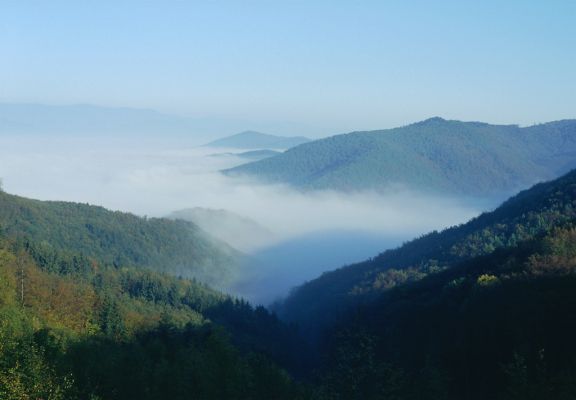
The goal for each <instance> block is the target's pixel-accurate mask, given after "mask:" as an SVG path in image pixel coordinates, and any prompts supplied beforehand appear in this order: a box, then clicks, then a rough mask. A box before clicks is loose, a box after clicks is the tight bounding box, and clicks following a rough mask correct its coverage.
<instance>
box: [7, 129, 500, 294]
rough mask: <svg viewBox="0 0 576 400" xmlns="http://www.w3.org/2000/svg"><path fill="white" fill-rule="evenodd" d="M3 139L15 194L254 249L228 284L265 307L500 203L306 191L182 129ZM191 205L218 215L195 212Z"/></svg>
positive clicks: (404, 193) (394, 191)
mask: <svg viewBox="0 0 576 400" xmlns="http://www.w3.org/2000/svg"><path fill="white" fill-rule="evenodd" d="M1 142H2V143H1V147H0V159H1V161H0V169H1V170H2V174H3V176H2V179H3V187H4V190H6V191H7V192H9V193H14V194H18V195H21V196H26V197H30V198H35V199H41V200H64V201H71V202H79V203H89V204H94V205H100V206H103V207H106V208H108V209H110V210H119V211H124V212H130V213H134V214H136V215H139V216H148V217H169V218H181V219H184V220H190V221H192V222H195V223H196V224H197V225H198V226H200V228H203V229H204V230H205V231H207V233H208V234H210V235H211V236H213V237H215V238H217V239H220V240H222V241H223V242H225V243H227V244H229V245H230V246H232V247H234V248H236V249H237V250H239V251H241V252H242V253H244V254H245V255H246V257H245V259H244V260H243V261H242V262H241V266H239V267H238V270H237V271H235V272H234V274H235V277H234V282H227V283H226V284H225V285H222V286H220V289H223V290H225V291H228V292H230V293H231V294H233V295H241V296H242V297H244V298H246V299H248V300H250V301H254V302H256V303H263V304H268V303H270V302H272V301H275V300H278V299H280V298H281V297H283V296H285V295H286V294H287V293H288V291H289V290H290V289H291V288H292V287H294V286H297V285H299V284H301V283H303V282H305V281H307V280H310V279H313V278H315V277H317V276H319V275H320V274H321V273H322V272H324V271H329V270H332V269H335V268H338V267H341V266H343V265H346V264H351V263H354V262H358V261H362V260H364V259H366V258H370V257H372V256H375V255H377V254H378V253H380V252H382V251H384V250H386V249H388V248H391V247H395V246H397V245H399V244H401V243H402V242H403V241H406V240H408V239H410V238H412V237H415V236H418V235H420V234H423V233H425V232H428V231H430V230H435V229H442V228H444V227H447V226H450V225H453V224H458V223H462V222H465V221H466V220H468V219H469V218H471V217H472V216H474V215H477V214H478V213H479V212H481V211H484V210H485V209H488V208H490V207H493V206H494V204H496V200H495V199H480V200H479V199H466V198H455V197H441V196H422V195H421V194H418V193H417V192H414V191H409V190H404V189H398V188H391V189H390V191H389V192H388V193H385V192H375V191H361V192H350V193H343V192H337V191H311V192H310V191H308V192H305V191H300V190H297V189H292V188H290V187H288V186H285V185H266V184H259V183H257V182H254V181H251V180H245V179H237V178H230V177H226V176H225V175H223V174H221V173H220V172H219V171H220V170H223V169H226V168H230V167H233V166H237V165H241V164H244V163H246V162H247V160H245V159H243V158H242V157H238V156H235V155H234V154H242V153H243V152H245V149H234V148H213V147H205V146H199V143H198V142H194V141H193V140H185V139H182V138H181V137H178V136H177V137H172V138H171V137H169V136H168V137H163V138H162V139H157V138H155V137H149V136H144V137H141V138H138V139H136V138H134V137H132V136H130V135H127V136H126V137H122V136H108V135H103V136H102V137H90V138H86V137H84V138H83V137H74V136H70V135H62V136H54V135H50V136H48V137H43V136H38V135H31V136H30V135H28V136H24V137H22V136H16V135H14V136H10V135H4V136H3V137H2V138H1ZM215 155H220V156H218V157H215ZM190 209H196V210H205V211H206V212H211V217H210V216H206V215H204V216H200V215H198V213H193V215H190V213H188V214H186V210H190ZM202 218H204V219H206V218H208V220H203V219H202ZM239 221H240V222H239ZM203 222H204V223H203ZM242 222H244V223H242ZM183 274H184V275H185V276H188V277H193V274H188V275H186V272H185V270H183Z"/></svg>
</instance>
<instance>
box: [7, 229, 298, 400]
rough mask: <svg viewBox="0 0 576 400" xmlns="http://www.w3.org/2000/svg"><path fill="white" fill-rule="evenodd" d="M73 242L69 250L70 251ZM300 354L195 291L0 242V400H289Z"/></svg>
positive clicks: (264, 323) (292, 342) (286, 331)
mask: <svg viewBox="0 0 576 400" xmlns="http://www.w3.org/2000/svg"><path fill="white" fill-rule="evenodd" d="M72 242H73V240H72V241H71V243H70V244H72ZM297 349H298V350H299V349H302V344H301V342H300V341H299V339H298V338H297V336H296V335H295V334H294V332H293V330H292V329H291V328H289V327H287V326H285V325H283V324H281V323H280V322H279V321H278V320H277V319H276V318H275V317H274V316H273V315H271V314H269V313H268V312H267V311H266V310H264V309H263V308H257V309H254V308H252V307H251V306H250V305H248V304H247V303H245V302H242V301H239V300H234V299H231V298H229V297H227V296H224V295H222V294H220V293H218V292H215V291H213V290H211V289H209V288H207V287H206V286H204V285H201V284H199V283H197V282H195V281H190V280H186V279H182V278H175V277H171V276H169V275H165V274H160V273H158V272H155V271H151V270H147V269H141V268H127V267H115V266H111V265H108V266H107V265H101V264H98V263H96V262H95V261H94V260H92V259H89V258H86V257H84V256H83V255H82V254H79V253H76V252H74V251H71V250H66V251H62V252H61V251H58V250H53V249H47V248H46V246H44V245H43V244H42V243H35V242H31V241H29V240H27V239H19V238H11V237H9V236H8V237H6V236H5V235H4V234H0V398H2V399H7V400H29V399H30V400H31V399H47V400H65V399H66V400H71V399H78V400H80V399H82V400H83V399H94V400H96V399H102V400H113V399H118V400H120V399H138V400H145V399H150V400H152V399H164V398H170V399H190V398H194V399H224V398H236V399H270V398H275V399H287V400H288V399H298V398H301V395H303V393H304V392H303V390H302V388H300V387H299V386H297V385H296V384H295V383H294V382H293V380H292V379H291V378H290V376H289V375H288V374H287V372H286V371H285V370H284V369H281V368H280V367H279V366H278V363H280V364H282V365H284V366H285V367H288V368H292V369H295V368H298V370H301V369H302V368H301V366H299V365H298V363H295V362H294V361H293V360H295V357H294V355H295V354H297V352H296V350H297Z"/></svg>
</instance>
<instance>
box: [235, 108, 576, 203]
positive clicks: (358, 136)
mask: <svg viewBox="0 0 576 400" xmlns="http://www.w3.org/2000/svg"><path fill="white" fill-rule="evenodd" d="M575 152H576V121H575V120H566V121H558V122H551V123H547V124H541V125H535V126H531V127H528V128H520V127H518V126H515V125H490V124H485V123H479V122H460V121H446V120H443V119H441V118H431V119H429V120H426V121H422V122H419V123H415V124H412V125H408V126H405V127H401V128H395V129H388V130H382V131H370V132H353V133H349V134H344V135H336V136H332V137H329V138H326V139H320V140H316V141H313V142H311V143H306V144H304V145H301V146H298V147H296V148H293V149H290V150H288V151H286V152H285V153H283V154H280V155H278V156H275V157H271V158H267V159H265V160H261V161H257V162H253V163H249V164H245V165H241V166H238V167H235V168H232V169H229V170H225V171H224V172H225V173H226V174H229V175H232V176H238V175H249V176H251V177H255V178H258V179H260V180H262V181H264V182H273V183H287V184H290V185H294V186H297V187H301V188H308V189H333V190H362V189H377V190H380V189H385V188H387V187H389V186H390V185H401V186H407V187H409V188H412V189H417V190H420V191H432V192H440V193H453V194H454V193H455V194H467V195H502V194H503V193H512V192H513V191H514V190H517V189H520V188H523V187H526V186H528V185H531V184H534V183H536V182H538V181H542V180H548V179H553V178H555V177H557V176H558V175H560V174H561V173H565V172H567V171H568V170H569V169H570V168H573V167H575V166H576V161H575V160H576V158H575V157H573V156H574V154H575Z"/></svg>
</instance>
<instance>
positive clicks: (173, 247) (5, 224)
mask: <svg viewBox="0 0 576 400" xmlns="http://www.w3.org/2000/svg"><path fill="white" fill-rule="evenodd" d="M0 227H1V229H2V230H3V232H4V233H5V234H6V235H8V236H22V237H26V238H28V239H30V240H31V241H33V242H35V243H38V244H39V245H41V246H44V247H46V248H48V249H52V250H54V251H63V250H66V251H73V252H77V253H81V254H82V255H83V256H85V257H89V258H93V259H94V260H96V261H98V262H99V263H103V264H111V265H117V266H139V267H146V268H152V269H155V270H160V271H163V272H168V273H171V274H175V275H182V276H186V277H195V278H197V279H200V280H202V281H204V282H207V283H210V284H212V285H215V286H216V287H223V286H225V285H226V284H227V283H228V281H229V280H230V279H232V278H233V276H234V273H235V266H236V264H237V262H238V259H239V257H240V254H239V253H238V252H237V251H235V250H234V249H232V248H230V247H229V246H227V245H226V244H224V243H222V242H219V241H217V240H215V239H213V238H211V237H209V236H208V235H207V234H206V233H205V232H204V231H202V230H201V229H200V228H198V227H197V226H196V225H194V224H192V223H189V222H185V221H171V220H167V219H159V218H149V219H148V218H140V217H137V216H135V215H132V214H128V213H122V212H113V211H108V210H106V209H104V208H102V207H95V206H90V205H86V204H77V203H66V202H52V201H38V200H30V199H25V198H22V197H18V196H13V195H9V194H7V193H4V192H0Z"/></svg>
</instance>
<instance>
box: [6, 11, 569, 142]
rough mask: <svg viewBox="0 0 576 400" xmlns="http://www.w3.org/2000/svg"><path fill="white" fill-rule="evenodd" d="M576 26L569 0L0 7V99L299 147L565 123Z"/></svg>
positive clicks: (567, 114)
mask: <svg viewBox="0 0 576 400" xmlns="http://www.w3.org/2000/svg"><path fill="white" fill-rule="evenodd" d="M575 22H576V2H574V1H571V0H565V1H560V0H549V1H527V0H524V1H515V0H510V1H494V0H483V1H466V0H460V1H433V2H432V1H417V0H413V1H383V0H380V1H369V0H366V1H351V0H350V1H339V0H330V1H327V0H315V1H309V0H308V1H250V0H244V1H174V0H156V1H146V0H138V1H118V0H114V1H107V0H100V1H93V2H89V1H77V0H70V1H58V0H51V1H49V2H48V1H45V0H38V1H31V0H30V1H23V0H1V1H0V60H1V61H2V62H0V102H17V103H42V104H56V105H64V104H78V103H83V104H84V103H85V104H96V105H103V106H123V107H136V108H139V107H142V108H151V109H155V110H158V111H161V112H165V113H171V114H177V115H183V116H192V117H198V118H222V119H240V120H245V121H248V123H247V125H248V124H249V121H260V122H262V121H264V122H266V123H267V124H268V125H270V126H272V127H273V126H274V124H275V123H277V124H278V125H279V126H280V125H282V124H284V125H286V124H298V126H299V127H300V128H299V129H300V131H299V132H294V134H306V135H310V136H325V135H327V134H334V133H341V132H347V131H351V130H363V129H378V128H388V127H394V126H399V125H404V124H407V123H410V122H414V121H417V120H421V119H424V118H428V117H431V116H436V115H438V116H441V117H444V118H450V119H462V120H480V121H486V122H492V123H518V124H521V125H530V124H533V123H539V122H545V121H550V120H556V119H563V118H574V117H575V116H576V115H575V112H574V109H575V107H574V103H575V102H574V93H576V78H575V75H574V71H576V51H575V49H576V23H575ZM246 128H247V129H249V128H250V127H249V126H246ZM270 133H275V132H270Z"/></svg>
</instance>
